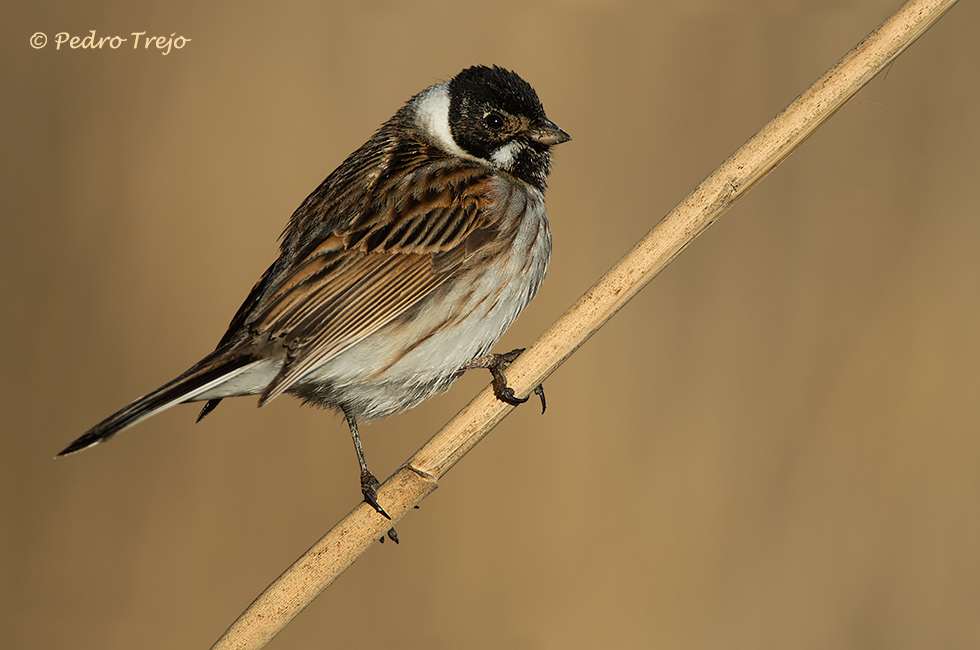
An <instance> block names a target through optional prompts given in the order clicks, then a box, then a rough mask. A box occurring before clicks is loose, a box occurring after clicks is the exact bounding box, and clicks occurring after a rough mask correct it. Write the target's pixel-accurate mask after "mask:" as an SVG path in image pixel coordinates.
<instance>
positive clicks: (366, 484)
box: [344, 410, 398, 544]
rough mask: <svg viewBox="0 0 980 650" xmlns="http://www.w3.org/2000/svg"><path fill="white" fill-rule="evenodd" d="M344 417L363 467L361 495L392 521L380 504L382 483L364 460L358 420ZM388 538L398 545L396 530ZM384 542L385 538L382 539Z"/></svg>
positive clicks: (392, 530) (391, 531)
mask: <svg viewBox="0 0 980 650" xmlns="http://www.w3.org/2000/svg"><path fill="white" fill-rule="evenodd" d="M344 417H345V418H346V419H347V426H348V427H350V437H351V438H352V439H353V440H354V451H356V452H357V462H358V463H359V464H360V466H361V494H363V495H364V500H365V501H367V502H368V504H369V505H370V506H371V507H372V508H374V509H375V510H377V511H378V513H379V514H381V515H383V516H384V517H385V518H387V519H391V517H390V516H388V513H387V512H385V510H384V508H382V507H381V504H379V503H378V488H379V487H381V482H380V481H378V479H376V478H375V477H374V474H372V473H371V470H369V469H368V466H367V461H366V460H365V459H364V449H363V448H362V447H361V437H360V436H359V435H357V420H356V419H355V418H354V416H353V415H352V414H350V413H348V412H347V411H346V410H345V411H344ZM388 537H389V538H390V539H391V541H393V542H394V543H396V544H397V543H398V535H397V534H396V533H395V529H394V528H389V529H388ZM381 541H382V542H384V541H385V539H384V537H382V538H381Z"/></svg>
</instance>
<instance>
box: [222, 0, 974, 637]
mask: <svg viewBox="0 0 980 650" xmlns="http://www.w3.org/2000/svg"><path fill="white" fill-rule="evenodd" d="M955 3H956V0H911V1H910V2H907V3H906V4H905V5H903V6H902V7H901V8H900V9H899V10H898V11H897V12H895V14H893V15H892V16H891V17H890V18H888V19H887V20H886V21H885V22H884V23H882V24H881V25H880V26H879V27H878V28H877V29H875V30H874V31H873V32H872V33H871V34H869V35H868V36H867V37H866V38H865V39H864V40H863V41H861V43H859V44H858V45H857V47H855V48H854V49H853V50H851V51H850V52H848V53H847V54H846V55H845V56H844V58H842V59H841V60H840V61H839V62H838V63H837V64H836V65H834V67H833V68H831V69H830V70H829V71H828V72H827V73H825V74H824V75H823V76H822V77H820V78H819V79H818V80H817V81H816V82H815V83H814V84H813V85H812V86H810V88H809V89H807V90H806V91H805V92H804V93H803V94H802V95H800V96H799V97H798V98H796V100H794V101H793V103H792V104H790V105H789V106H788V107H787V108H785V109H784V110H783V112H781V113H780V114H779V115H777V116H776V117H775V118H773V120H772V121H771V122H769V124H767V125H766V126H764V127H763V128H762V130H760V131H759V132H758V133H756V134H755V135H754V136H753V137H752V138H751V139H750V140H749V141H748V142H746V143H745V144H744V145H742V147H741V148H740V149H739V150H738V151H736V152H735V153H734V154H733V155H732V156H731V157H730V158H729V159H728V160H726V161H725V162H724V163H722V165H721V166H719V167H718V168H717V169H716V170H715V171H714V172H713V173H712V174H711V175H710V176H708V177H707V178H706V179H705V180H704V181H703V182H702V183H701V184H700V185H698V187H696V188H695V189H694V191H693V192H691V193H690V194H689V195H688V196H687V197H686V198H685V199H684V200H683V201H681V202H680V203H679V204H678V205H677V207H675V208H674V209H673V210H671V212H670V213H669V214H668V215H667V216H666V217H664V219H663V220H662V221H661V222H660V223H659V224H657V225H656V226H655V227H654V228H653V230H651V231H650V233H649V234H647V236H646V237H644V238H643V239H642V240H641V241H640V242H639V243H638V244H637V245H636V246H635V247H634V248H633V250H631V251H630V252H629V253H627V254H626V256H625V257H623V259H622V260H620V261H619V262H618V263H617V264H616V266H614V267H613V268H612V269H611V270H610V271H609V272H608V273H607V274H606V275H605V276H603V277H602V279H600V280H599V282H597V283H596V284H595V286H593V287H592V288H591V289H590V290H589V291H588V292H587V293H586V294H585V295H584V296H582V298H581V299H580V300H579V301H578V302H577V303H576V304H575V305H574V306H573V307H572V308H571V309H569V310H568V311H567V312H566V313H565V314H564V315H563V316H562V317H561V318H559V319H558V321H557V322H555V324H554V325H552V326H551V328H550V329H549V330H548V331H546V332H545V333H544V334H543V335H542V336H541V338H539V339H538V341H537V342H536V343H535V344H534V345H533V346H532V347H531V348H529V349H528V350H527V351H526V352H524V354H522V355H521V357H520V358H519V359H518V360H517V361H516V362H514V364H513V365H512V366H511V367H510V368H509V370H508V373H507V375H508V377H507V382H508V384H509V385H510V386H511V387H512V388H513V389H514V391H515V393H516V394H517V395H520V396H524V395H527V394H528V393H529V392H530V391H531V389H532V388H533V387H534V386H536V385H537V384H539V383H541V382H542V381H544V380H545V379H546V378H547V377H548V376H549V375H550V374H551V373H552V372H553V371H554V370H555V369H556V368H557V367H558V366H559V365H561V364H562V363H563V362H564V361H565V359H567V358H568V357H569V356H570V355H571V354H572V353H573V352H575V350H577V349H578V348H579V346H581V345H582V344H583V343H585V341H586V340H588V338H589V337H590V336H592V334H593V333H595V332H596V330H598V329H599V328H600V327H602V325H603V324H604V323H605V322H606V321H607V320H609V319H610V318H612V316H613V315H614V314H615V313H616V312H617V311H619V309H620V308H622V307H623V305H625V304H626V303H627V302H628V301H629V300H630V299H631V298H632V297H633V296H634V295H636V293H637V292H639V290H640V289H642V288H643V287H644V286H645V285H646V284H647V282H649V281H650V280H652V279H653V278H654V276H656V275H657V274H658V273H659V272H660V271H661V270H662V269H663V268H664V267H665V266H667V264H668V263H670V261H671V260H672V259H673V258H674V257H675V256H676V255H677V254H678V253H680V252H681V251H682V250H683V249H684V248H685V247H686V246H687V245H688V244H690V243H691V242H692V241H693V240H694V238H695V237H697V236H698V235H700V234H701V233H702V232H704V230H705V229H706V228H707V227H708V226H709V225H711V224H712V223H713V222H714V221H715V219H717V218H718V217H719V216H720V215H721V213H722V212H724V211H725V210H726V209H727V208H728V207H729V206H731V205H732V203H733V202H734V201H736V200H737V199H738V198H740V197H741V196H742V195H743V194H744V193H745V192H746V191H747V190H748V189H749V188H750V187H752V186H753V185H755V183H756V182H758V181H759V180H760V179H762V177H763V176H765V175H766V174H768V173H769V172H770V171H772V169H773V168H774V167H775V166H776V165H777V164H779V163H780V162H781V161H782V160H783V159H784V158H785V157H786V156H788V155H789V154H790V152H792V151H793V150H794V149H795V148H796V147H798V146H799V145H800V144H801V143H802V142H803V141H804V140H805V139H806V138H807V137H808V136H809V135H810V134H811V133H813V132H814V131H815V130H816V129H817V127H819V126H820V125H821V124H823V123H824V122H825V121H827V120H828V119H829V118H830V117H831V116H832V115H833V114H834V113H835V112H836V111H837V109H839V108H840V107H841V106H842V105H843V104H844V103H845V102H846V101H847V100H848V99H850V98H851V97H852V96H853V95H854V94H855V93H856V92H857V91H858V90H860V88H861V87H862V86H864V84H866V83H868V81H870V80H871V79H872V78H873V77H874V76H875V75H876V74H877V73H878V72H880V71H881V69H882V68H884V67H885V66H886V65H887V64H888V63H889V62H891V61H892V60H893V59H894V58H895V57H896V56H898V55H899V54H900V53H901V52H902V51H903V50H904V49H905V48H907V47H908V46H909V45H911V44H912V42H913V41H915V39H916V38H918V37H919V36H920V35H921V34H923V33H924V32H925V31H926V30H927V29H929V27H931V26H932V24H933V23H935V22H936V21H937V20H939V18H940V17H941V16H942V15H943V14H944V13H945V12H946V11H947V10H949V9H950V8H951V7H952V6H953V5H954V4H955ZM512 409H513V407H512V406H509V405H507V404H504V403H503V402H500V401H498V400H497V399H496V398H495V397H494V395H493V392H492V391H491V390H490V389H489V388H488V389H485V390H484V391H483V392H481V393H480V394H479V395H477V397H476V398H475V399H474V400H473V401H472V402H470V403H469V404H468V405H467V406H466V407H465V408H464V409H463V410H462V411H460V412H459V413H458V414H457V415H456V417H454V418H453V419H452V420H451V421H450V422H449V423H448V424H446V426H444V427H443V428H442V430H441V431H439V432H438V433H437V434H436V435H435V436H433V437H432V439H431V440H429V442H427V443H426V444H425V445H424V446H423V447H422V448H421V449H420V450H419V451H418V452H417V453H416V454H415V455H414V456H413V457H412V458H410V459H409V460H408V462H406V463H405V465H404V466H403V467H402V468H401V469H399V470H398V471H397V472H395V474H394V475H393V476H392V477H391V478H389V479H388V480H387V481H385V483H384V485H383V486H382V487H381V489H380V490H379V493H378V498H379V501H380V502H381V504H382V506H383V507H384V508H385V510H386V511H387V512H388V513H389V514H390V515H391V517H392V521H388V520H387V519H385V518H383V517H382V516H381V515H379V514H377V513H376V512H375V511H374V509H372V508H371V507H370V506H368V505H367V504H364V503H361V504H359V505H358V506H357V507H356V508H354V510H352V511H351V512H350V513H349V514H348V515H347V516H346V517H344V518H343V519H342V520H341V521H340V522H339V523H338V524H337V525H336V526H334V527H333V528H332V529H331V530H330V531H329V532H328V533H327V534H326V535H324V537H323V538H321V539H320V541H318V542H317V543H316V544H314V545H313V547H312V548H310V550H308V551H307V552H306V553H305V554H303V556H302V557H300V558H299V559H298V560H297V561H296V562H295V563H294V564H293V565H292V566H291V567H290V568H289V569H287V570H286V572H285V573H283V574H282V575H281V576H280V577H279V578H278V579H277V580H276V581H275V582H273V583H272V584H271V585H270V586H269V587H268V588H267V589H266V590H265V591H264V592H263V593H262V594H261V595H260V596H259V597H258V598H256V599H255V601H254V602H253V603H252V604H251V605H250V606H249V607H248V609H247V610H245V612H244V613H243V614H242V615H241V616H240V617H239V618H238V620H237V621H235V622H234V623H233V624H232V626H231V627H230V628H228V630H227V631H226V632H225V633H224V635H223V636H222V637H221V638H220V639H219V640H218V642H217V643H215V644H214V646H212V650H227V649H230V648H235V649H239V650H244V649H249V650H251V649H257V648H261V647H263V646H265V644H266V643H268V642H269V641H270V640H271V639H272V638H273V637H274V636H275V635H276V634H278V633H279V631H280V630H282V628H284V627H285V626H286V625H287V624H288V623H289V622H290V621H291V620H292V619H293V618H294V617H295V616H296V615H297V614H299V613H300V612H301V611H302V610H303V609H304V608H305V607H306V606H307V605H309V604H310V603H311V602H312V601H313V599H315V598H316V597H317V596H318V595H319V594H320V592H322V591H323V590H324V589H326V588H327V587H328V586H329V585H330V584H331V583H332V582H333V581H334V580H335V579H336V578H337V577H338V576H339V575H340V574H341V573H343V572H344V571H345V570H346V569H347V567H349V566H350V565H351V564H353V563H354V561H355V560H356V559H357V558H358V557H360V556H361V554H363V553H364V552H365V551H367V549H368V548H369V547H371V546H372V545H374V544H375V543H376V541H377V540H378V539H380V538H381V537H382V536H383V535H384V534H385V532H386V531H387V530H388V528H389V527H391V526H392V525H393V524H394V523H396V522H397V521H398V520H399V519H401V518H402V517H403V516H404V515H405V514H406V513H407V512H408V511H409V510H411V509H412V508H413V507H414V506H415V505H416V504H418V503H419V502H420V501H421V500H422V499H424V498H425V497H426V496H427V495H428V494H429V493H430V492H432V491H433V490H435V489H436V487H437V486H438V481H439V479H440V478H441V477H442V476H443V475H444V474H445V473H446V472H447V471H449V469H450V468H451V467H452V466H453V465H455V464H456V462H457V461H458V460H459V459H460V458H462V457H463V456H464V455H465V454H466V452H468V451H469V450H470V449H472V448H473V446H474V445H476V443H478V442H479V441H480V440H481V439H482V438H483V437H484V436H485V435H486V434H487V433H488V432H489V431H490V429H492V428H493V427H494V426H495V425H496V424H497V423H498V422H500V420H502V419H503V418H504V417H505V416H506V415H507V414H508V413H509V412H510V411H511V410H512Z"/></svg>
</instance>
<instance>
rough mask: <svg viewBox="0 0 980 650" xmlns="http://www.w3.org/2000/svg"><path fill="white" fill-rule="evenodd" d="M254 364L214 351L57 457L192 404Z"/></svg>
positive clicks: (92, 430)
mask: <svg viewBox="0 0 980 650" xmlns="http://www.w3.org/2000/svg"><path fill="white" fill-rule="evenodd" d="M255 362H256V359H255V358H254V357H251V356H248V355H239V356H228V351H227V349H225V350H221V349H218V350H215V351H214V352H212V353H211V354H210V355H208V356H207V357H205V358H204V359H202V360H201V361H199V362H198V363H197V364H195V365H194V366H193V367H192V368H190V369H189V370H188V371H187V372H185V373H184V374H182V375H181V376H180V377H177V378H176V379H174V380H173V381H171V382H168V383H166V384H164V385H163V386H161V387H160V388H158V389H156V390H155V391H153V392H152V393H148V394H146V395H144V396H143V397H141V398H139V399H138V400H136V401H135V402H133V403H132V404H130V405H129V406H127V407H125V408H123V409H122V410H120V411H118V412H116V413H114V414H113V415H110V416H109V417H108V418H106V419H105V420H103V421H102V422H99V423H98V424H97V425H95V426H94V427H92V428H91V429H89V430H88V431H87V432H86V433H85V435H83V436H81V437H80V438H78V439H77V440H75V442H73V443H71V444H70V445H68V446H67V447H65V448H64V449H63V450H62V451H61V452H59V453H58V455H59V456H66V455H68V454H72V453H75V452H76V451H81V450H82V449H85V448H86V447H91V446H92V445H94V444H97V443H100V442H102V441H103V440H108V439H109V438H111V437H112V436H114V435H116V434H117V433H119V432H120V431H122V430H123V429H126V428H128V427H131V426H133V425H134V424H136V423H137V422H140V421H141V420H144V419H146V418H148V417H150V416H151V415H155V414H157V413H159V412H160V411H163V410H165V409H168V408H170V407H171V406H173V405H175V404H180V403H182V402H190V401H193V400H194V398H195V397H197V396H198V395H200V394H201V393H204V392H205V391H207V390H208V389H209V388H211V387H212V386H214V385H217V384H220V383H221V380H222V379H230V378H231V377H232V376H234V375H236V374H238V373H239V372H241V371H243V370H244V369H245V368H247V367H248V366H250V365H252V364H254V363H255Z"/></svg>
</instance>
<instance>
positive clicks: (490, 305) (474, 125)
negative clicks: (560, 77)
mask: <svg viewBox="0 0 980 650" xmlns="http://www.w3.org/2000/svg"><path fill="white" fill-rule="evenodd" d="M569 139H570V138H569V136H568V134H566V133H565V132H564V131H562V130H561V129H560V128H558V127H557V126H556V125H555V124H554V123H552V122H551V121H550V120H548V118H547V116H546V115H545V112H544V108H543V107H542V106H541V102H540V101H539V100H538V96H537V94H536V93H535V91H534V89H533V88H532V87H531V86H530V85H529V84H528V83H527V82H526V81H524V80H523V79H521V78H520V77H519V76H518V75H517V74H516V73H514V72H511V71H508V70H505V69H503V68H500V67H496V66H494V67H492V68H491V67H485V66H474V67H471V68H467V69H465V70H463V71H462V72H460V73H459V74H458V75H456V76H455V77H454V78H453V79H452V80H450V81H448V82H446V83H442V84H438V85H435V86H431V87H429V88H427V89H425V90H423V91H422V92H421V93H419V94H418V95H416V96H415V97H413V98H412V99H411V100H409V101H408V102H407V103H406V104H405V105H404V106H403V107H402V108H401V109H400V110H399V111H398V112H397V113H395V115H394V116H393V117H392V118H391V119H390V120H388V121H387V122H385V123H384V124H383V125H382V126H381V128H380V129H378V131H377V132H376V133H375V134H374V136H372V137H371V139H370V140H368V141H367V142H366V143H365V144H364V145H363V146H361V147H360V148H359V149H358V150H357V151H355V152H354V153H352V154H351V155H350V156H349V157H348V158H347V159H346V160H345V161H344V162H343V163H342V164H341V165H340V167H338V168H337V169H336V170H334V172H333V173H331V174H330V175H329V176H328V177H327V178H326V180H324V181H323V183H321V184H320V186H319V187H318V188H317V189H316V190H315V191H314V192H313V193H312V194H310V196H308V197H307V198H306V200H305V201H303V203H302V205H300V206H299V208H298V209H297V210H296V212H294V213H293V215H292V217H291V218H290V220H289V223H288V225H287V226H286V229H285V231H284V233H283V236H282V243H281V246H280V254H279V258H278V259H277V260H276V261H275V262H274V263H273V264H272V266H271V267H269V269H268V270H267V271H266V272H265V273H264V274H263V275H262V277H261V279H259V281H258V283H256V285H255V286H254V287H253V288H252V291H251V293H250V294H249V295H248V297H247V298H246V299H245V302H244V303H243V304H242V306H241V307H240V308H239V309H238V312H237V313H236V314H235V316H234V318H233V319H232V321H231V324H230V325H229V326H228V330H227V332H225V335H224V336H223V337H222V338H221V341H220V342H219V343H218V347H217V348H216V349H215V351H214V352H212V353H211V354H209V355H208V356H206V357H204V359H202V360H201V361H199V362H198V363H196V364H194V365H193V366H192V367H191V368H190V369H189V370H187V371H186V372H185V373H183V374H182V375H180V376H179V377H177V378H176V379H174V380H173V381H171V382H169V383H167V384H164V385H163V386H161V387H160V388H158V389H156V390H155V391H153V392H151V393H149V394H147V395H145V396H143V397H141V398H140V399H138V400H136V401H135V402H133V403H132V404H130V405H129V406H126V407H125V408H123V409H122V410H120V411H118V412H117V413H115V414H113V415H112V416H110V417H109V418H107V419H105V420H104V421H102V422H100V423H99V424H97V425H95V426H94V427H92V429H90V430H89V431H88V432H86V433H85V434H84V435H83V436H81V437H80V438H78V439H77V440H75V441H74V442H73V443H71V444H70V445H69V446H68V447H66V448H65V449H64V450H63V451H62V452H61V453H60V454H59V456H63V455H65V454H70V453H73V452H76V451H79V450H81V449H85V448H86V447H89V446H91V445H94V444H96V443H98V442H102V441H103V440H107V439H108V438H110V437H112V436H113V435H115V434H116V433H118V432H120V431H122V430H123V429H126V428H127V427H130V426H132V425H134V424H136V423H137V422H140V421H142V420H143V419H145V418H148V417H150V416H151V415H154V414H156V413H159V412H160V411H163V410H164V409H167V408H169V407H171V406H173V405H175V404H181V403H184V402H195V401H206V404H205V406H204V408H203V410H202V411H201V415H200V417H199V418H198V419H200V418H201V417H204V416H205V415H207V414H208V413H210V412H211V411H212V410H214V408H215V407H216V406H217V405H218V403H219V402H220V401H221V400H222V399H224V398H225V397H235V396H240V395H259V405H260V406H261V405H262V404H264V403H265V402H267V401H269V400H271V399H273V398H274V397H277V396H278V395H281V394H282V393H290V394H292V395H295V396H296V397H298V398H300V399H302V400H303V401H304V402H307V403H311V404H315V405H318V406H327V407H332V408H335V409H337V410H339V411H341V412H342V413H343V414H344V416H345V417H346V419H347V422H348V424H349V426H350V432H351V436H352V437H353V439H354V446H355V449H356V450H357V457H358V461H359V463H360V466H361V491H362V493H363V494H364V498H365V500H366V501H367V502H368V503H370V504H371V505H372V506H373V507H374V508H375V509H376V510H377V511H378V512H379V513H381V514H383V515H385V516H387V514H386V513H385V512H384V510H383V509H382V508H381V506H380V505H379V504H378V502H377V496H376V488H377V487H378V485H379V483H378V481H377V479H376V478H375V477H374V476H373V475H372V474H371V472H370V471H369V470H368V468H367V463H366V462H365V460H364V453H363V451H362V449H361V442H360V438H359V436H358V432H357V423H358V422H359V421H361V422H363V421H370V420H374V419H377V418H382V417H385V416H387V415H391V414H394V413H398V412H400V411H404V410H406V409H410V408H412V407H414V406H416V405H417V404H419V403H420V402H422V401H423V400H424V399H426V398H427V397H430V396H431V395H433V394H435V393H437V392H439V391H442V390H445V389H446V388H448V387H449V385H450V384H452V382H453V381H455V380H456V379H457V378H458V377H459V376H460V375H461V374H462V373H463V372H464V370H466V369H469V368H475V367H485V368H490V369H491V371H492V372H493V374H494V389H495V392H496V394H497V396H498V397H499V398H500V399H503V400H505V401H508V402H510V403H514V404H516V403H520V402H522V401H525V400H522V399H517V398H516V397H515V396H514V394H513V391H511V390H510V389H509V388H508V387H507V386H506V382H505V380H504V378H503V374H502V373H501V367H502V366H503V365H504V364H505V363H507V362H509V361H512V360H513V358H514V357H515V356H516V354H518V353H519V351H515V352H514V353H510V354H508V355H494V354H490V353H489V352H490V348H491V347H492V346H493V345H494V344H495V343H496V342H497V340H498V339H499V338H500V337H501V335H502V334H503V333H504V331H505V330H506V329H507V328H508V327H509V326H510V325H511V324H512V323H513V322H514V320H515V319H516V318H517V316H518V314H520V312H521V310H522V309H524V307H525V306H526V305H527V303H528V302H529V301H530V300H531V298H533V297H534V295H535V293H536V292H537V290H538V287H539V285H540V284H541V281H542V280H543V278H544V275H545V271H546V269H547V267H548V260H549V258H550V255H551V233H550V230H549V228H548V220H547V216H546V214H545V203H544V190H545V185H546V179H547V177H548V172H549V170H550V167H551V147H552V146H553V145H556V144H559V143H562V142H565V141H567V140H569ZM541 396H542V403H543V393H541Z"/></svg>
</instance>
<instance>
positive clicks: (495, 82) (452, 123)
mask: <svg viewBox="0 0 980 650" xmlns="http://www.w3.org/2000/svg"><path fill="white" fill-rule="evenodd" d="M449 128H450V130H451V132H452V137H453V140H454V141H455V143H456V144H457V145H458V146H459V147H460V148H461V149H463V150H464V151H465V152H466V153H468V154H470V155H472V156H475V157H477V158H480V159H482V160H485V161H487V162H489V163H490V164H492V165H494V166H496V167H498V168H500V169H502V170H504V171H506V172H508V173H510V174H513V175H514V176H516V177H518V178H520V179H521V180H524V181H526V182H528V183H530V184H531V185H534V186H535V187H538V188H541V189H544V186H545V180H546V179H547V177H548V171H549V169H550V167H551V154H550V149H551V146H552V145H556V144H560V143H562V142H566V141H568V140H570V139H571V138H570V137H569V135H568V134H567V133H565V132H564V131H562V130H561V129H560V128H558V127H557V126H556V125H555V124H554V123H553V122H551V121H550V120H549V119H548V117H547V116H546V115H545V113H544V107H542V106H541V101H540V100H539V99H538V94H537V93H536V92H534V88H532V87H531V85H530V84H529V83H527V82H526V81H524V80H523V79H521V78H520V77H519V76H518V75H517V73H515V72H511V71H510V70H505V69H504V68H500V67H497V66H494V67H492V68H488V67H486V66H482V65H480V66H474V67H472V68H467V69H466V70H463V71H462V72H460V73H459V74H458V75H456V76H455V77H453V79H452V81H450V82H449Z"/></svg>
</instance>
